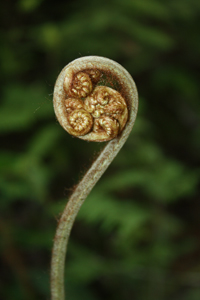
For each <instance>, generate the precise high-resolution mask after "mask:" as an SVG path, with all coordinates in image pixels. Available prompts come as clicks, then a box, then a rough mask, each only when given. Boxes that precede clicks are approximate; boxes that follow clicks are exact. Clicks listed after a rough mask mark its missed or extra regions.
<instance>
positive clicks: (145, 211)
mask: <svg viewBox="0 0 200 300" xmlns="http://www.w3.org/2000/svg"><path fill="white" fill-rule="evenodd" d="M0 16H1V29H0V30H1V47H0V65H1V72H0V80H1V87H0V93H1V109H0V132H1V152H0V200H1V202H0V203H1V213H0V214H1V216H0V233H1V242H0V251H1V260H0V269H1V280H0V290H1V297H2V299H6V300H11V299H15V300H25V299H29V300H36V299H50V292H49V269H50V259H51V248H52V243H53V237H54V233H55V228H56V222H57V219H58V218H59V215H60V212H61V211H62V209H63V207H64V205H65V203H66V199H67V197H68V195H69V194H70V192H71V190H72V188H71V187H73V186H74V185H75V184H76V183H77V182H78V180H79V179H80V178H81V176H82V175H83V174H84V172H85V170H86V169H87V167H88V166H89V165H90V164H91V162H92V160H93V159H94V158H95V155H97V153H98V152H99V151H100V149H101V147H102V144H100V145H99V144H93V143H85V142H84V141H81V140H78V139H73V138H72V137H70V136H69V135H68V134H67V133H66V132H64V130H63V129H62V128H61V127H60V126H59V125H58V122H57V121H56V120H55V116H54V112H53V107H52V93H53V86H54V82H55V79H56V77H57V75H58V74H59V72H60V70H61V69H62V68H63V67H64V66H65V65H66V64H67V63H68V62H70V61H71V60H73V59H75V58H77V57H80V56H85V55H100V56H106V57H109V58H111V59H114V60H116V61H118V62H119V63H121V64H122V65H123V66H124V67H125V68H127V70H128V71H129V72H130V73H131V74H132V76H133V78H134V80H135V81H136V84H137V87H138V91H139V95H140V105H139V113H138V117H137V120H136V124H135V126H134V129H133V132H132V134H131V136H130V137H129V139H128V141H127V143H126V144H125V146H124V147H123V149H122V150H121V152H120V153H119V155H118V157H117V158H116V159H115V160H114V162H113V163H112V165H111V166H110V168H109V169H108V171H107V172H106V173H105V174H104V176H103V177H102V179H101V180H100V182H99V183H98V184H97V185H96V187H95V188H94V190H93V191H92V193H91V195H90V196H89V197H88V199H87V201H86V202H85V204H84V205H83V207H82V208H81V210H80V213H79V215H78V219H77V221H76V223H75V225H74V228H73V230H72V235H71V239H70V243H69V250H68V255H67V262H66V292H67V296H68V299H70V300H80V299H82V300H86V299H87V300H100V299H104V300H106V299H109V300H112V299H115V300H121V299H123V300H130V299H131V300H132V299H138V300H143V299H145V300H151V299H152V300H153V299H159V300H168V299H170V300H171V299H172V300H173V299H176V300H197V299H199V298H200V218H199V215H200V202H199V199H200V184H199V182H200V180H199V179H200V167H199V162H200V138H199V137H200V122H199V120H200V102H199V98H200V88H199V78H198V75H199V67H200V61H199V57H200V40H199V26H200V2H199V1H198V0H190V1H189V0H160V1H158V0H123V1H122V0H115V1H114V0H110V1H107V0H102V1H97V0H88V1H81V0H73V1H72V0H71V1H60V0H58V1H56V2H54V3H53V2H51V1H47V0H18V1H14V2H13V1H11V0H8V1H2V2H1V3H0ZM80 149H81V151H80ZM94 153H96V154H95V155H94Z"/></svg>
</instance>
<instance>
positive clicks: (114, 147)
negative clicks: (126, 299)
mask: <svg viewBox="0 0 200 300" xmlns="http://www.w3.org/2000/svg"><path fill="white" fill-rule="evenodd" d="M92 58H95V59H100V60H101V59H102V58H98V57H92ZM83 59H84V58H83ZM87 59H88V58H87ZM90 59H91V57H90ZM104 60H105V62H106V63H107V64H108V63H110V62H111V65H112V67H113V68H114V67H116V69H117V70H116V71H115V72H117V74H118V73H119V72H122V77H123V76H126V79H125V82H124V80H122V81H123V84H125V85H126V87H125V90H126V97H127V102H128V106H129V120H128V122H127V124H126V127H125V128H124V130H123V131H122V133H121V134H120V136H118V137H116V138H114V139H113V140H111V141H109V142H108V144H107V145H106V147H105V148H104V149H103V151H102V152H101V153H100V155H99V156H98V158H97V159H96V160H95V162H94V163H93V164H92V166H91V167H90V169H89V170H88V171H87V173H86V174H85V176H84V177H83V179H82V180H81V181H80V183H79V184H78V186H77V187H76V189H75V191H74V192H73V194H72V196H71V197H70V199H69V201H68V203H67V205H66V207H65V209H64V212H63V214H62V216H61V218H60V221H59V223H58V227H57V231H56V235H55V239H54V246H53V252H52V261H51V297H52V300H64V297H65V296H64V269H65V256H66V251H67V243H68V239H69V235H70V232H71V228H72V226H73V223H74V220H75V218H76V215H77V213H78V211H79V209H80V207H81V205H82V204H83V202H84V200H85V199H86V197H87V196H88V194H89V193H90V191H91V190H92V188H93V187H94V185H95V184H96V183H97V181H98V180H99V178H100V177H101V176H102V174H103V173H104V172H105V170H106V169H107V167H108V166H109V164H110V163H111V162H112V160H113V159H114V158H115V156H116V155H117V153H118V152H119V150H120V149H121V147H122V146H123V145H124V143H125V141H126V139H127V138H128V136H129V134H130V132H131V130H132V127H133V125H134V122H135V118H136V114H137V105H138V102H137V90H136V87H135V84H134V81H133V80H132V78H131V76H130V75H129V73H128V72H127V71H126V70H125V69H124V68H122V67H121V66H120V65H118V64H117V63H115V62H112V61H110V60H107V59H104ZM124 74H125V75H124Z"/></svg>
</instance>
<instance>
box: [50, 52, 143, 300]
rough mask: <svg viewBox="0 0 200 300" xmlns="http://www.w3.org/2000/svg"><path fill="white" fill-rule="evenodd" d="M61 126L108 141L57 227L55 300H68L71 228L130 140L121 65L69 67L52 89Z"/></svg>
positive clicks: (128, 94) (129, 101)
mask: <svg viewBox="0 0 200 300" xmlns="http://www.w3.org/2000/svg"><path fill="white" fill-rule="evenodd" d="M54 109H55V113H56V116H57V119H58V121H59V123H60V124H61V126H62V127H63V128H64V129H65V130H66V131H68V132H69V133H70V134H72V135H74V136H77V137H79V138H81V139H84V140H87V141H96V142H101V141H109V142H108V144H107V145H106V146H105V148H104V149H103V151H102V152H101V153H100V155H99V156H98V158H97V159H96V160H95V161H94V163H93V164H92V166H91V167H90V169H89V170H88V171H87V173H86V174H85V176H84V177H83V179H82V180H81V181H80V183H79V184H78V186H77V187H76V189H75V191H74V192H73V194H72V195H71V197H70V199H69V201H68V203H67V205H66V207H65V209H64V212H63V214H62V216H61V218H60V221H59V223H58V227H57V230H56V235H55V239H54V246H53V252H52V261H51V297H52V298H51V299H52V300H64V269H65V256H66V250H67V243H68V239H69V235H70V232H71V228H72V225H73V223H74V220H75V218H76V215H77V213H78V211H79V209H80V207H81V205H82V204H83V202H84V200H85V199H86V197H87V196H88V194H89V193H90V191H91V190H92V188H93V187H94V185H95V184H96V182H97V181H98V180H99V178H100V177H101V176H102V174H103V173H104V172H105V170H106V169H107V167H108V166H109V164H110V163H111V162H112V160H113V159H114V158H115V156H116V155H117V153H118V152H119V150H120V149H121V147H122V146H123V145H124V143H125V141H126V139H127V138H128V136H129V134H130V132H131V130H132V127H133V125H134V122H135V118H136V115H137V109H138V94H137V89H136V86H135V83H134V81H133V79H132V77H131V76H130V74H129V73H128V72H127V71H126V70H125V69H124V68H123V67H122V66H121V65H119V64H118V63H116V62H114V61H112V60H110V59H107V58H104V57H98V56H86V57H82V58H79V59H76V60H74V61H72V62H71V63H69V64H68V65H67V66H66V67H65V68H64V69H63V70H62V71H61V73H60V75H59V76H58V79H57V81H56V84H55V89H54Z"/></svg>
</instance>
